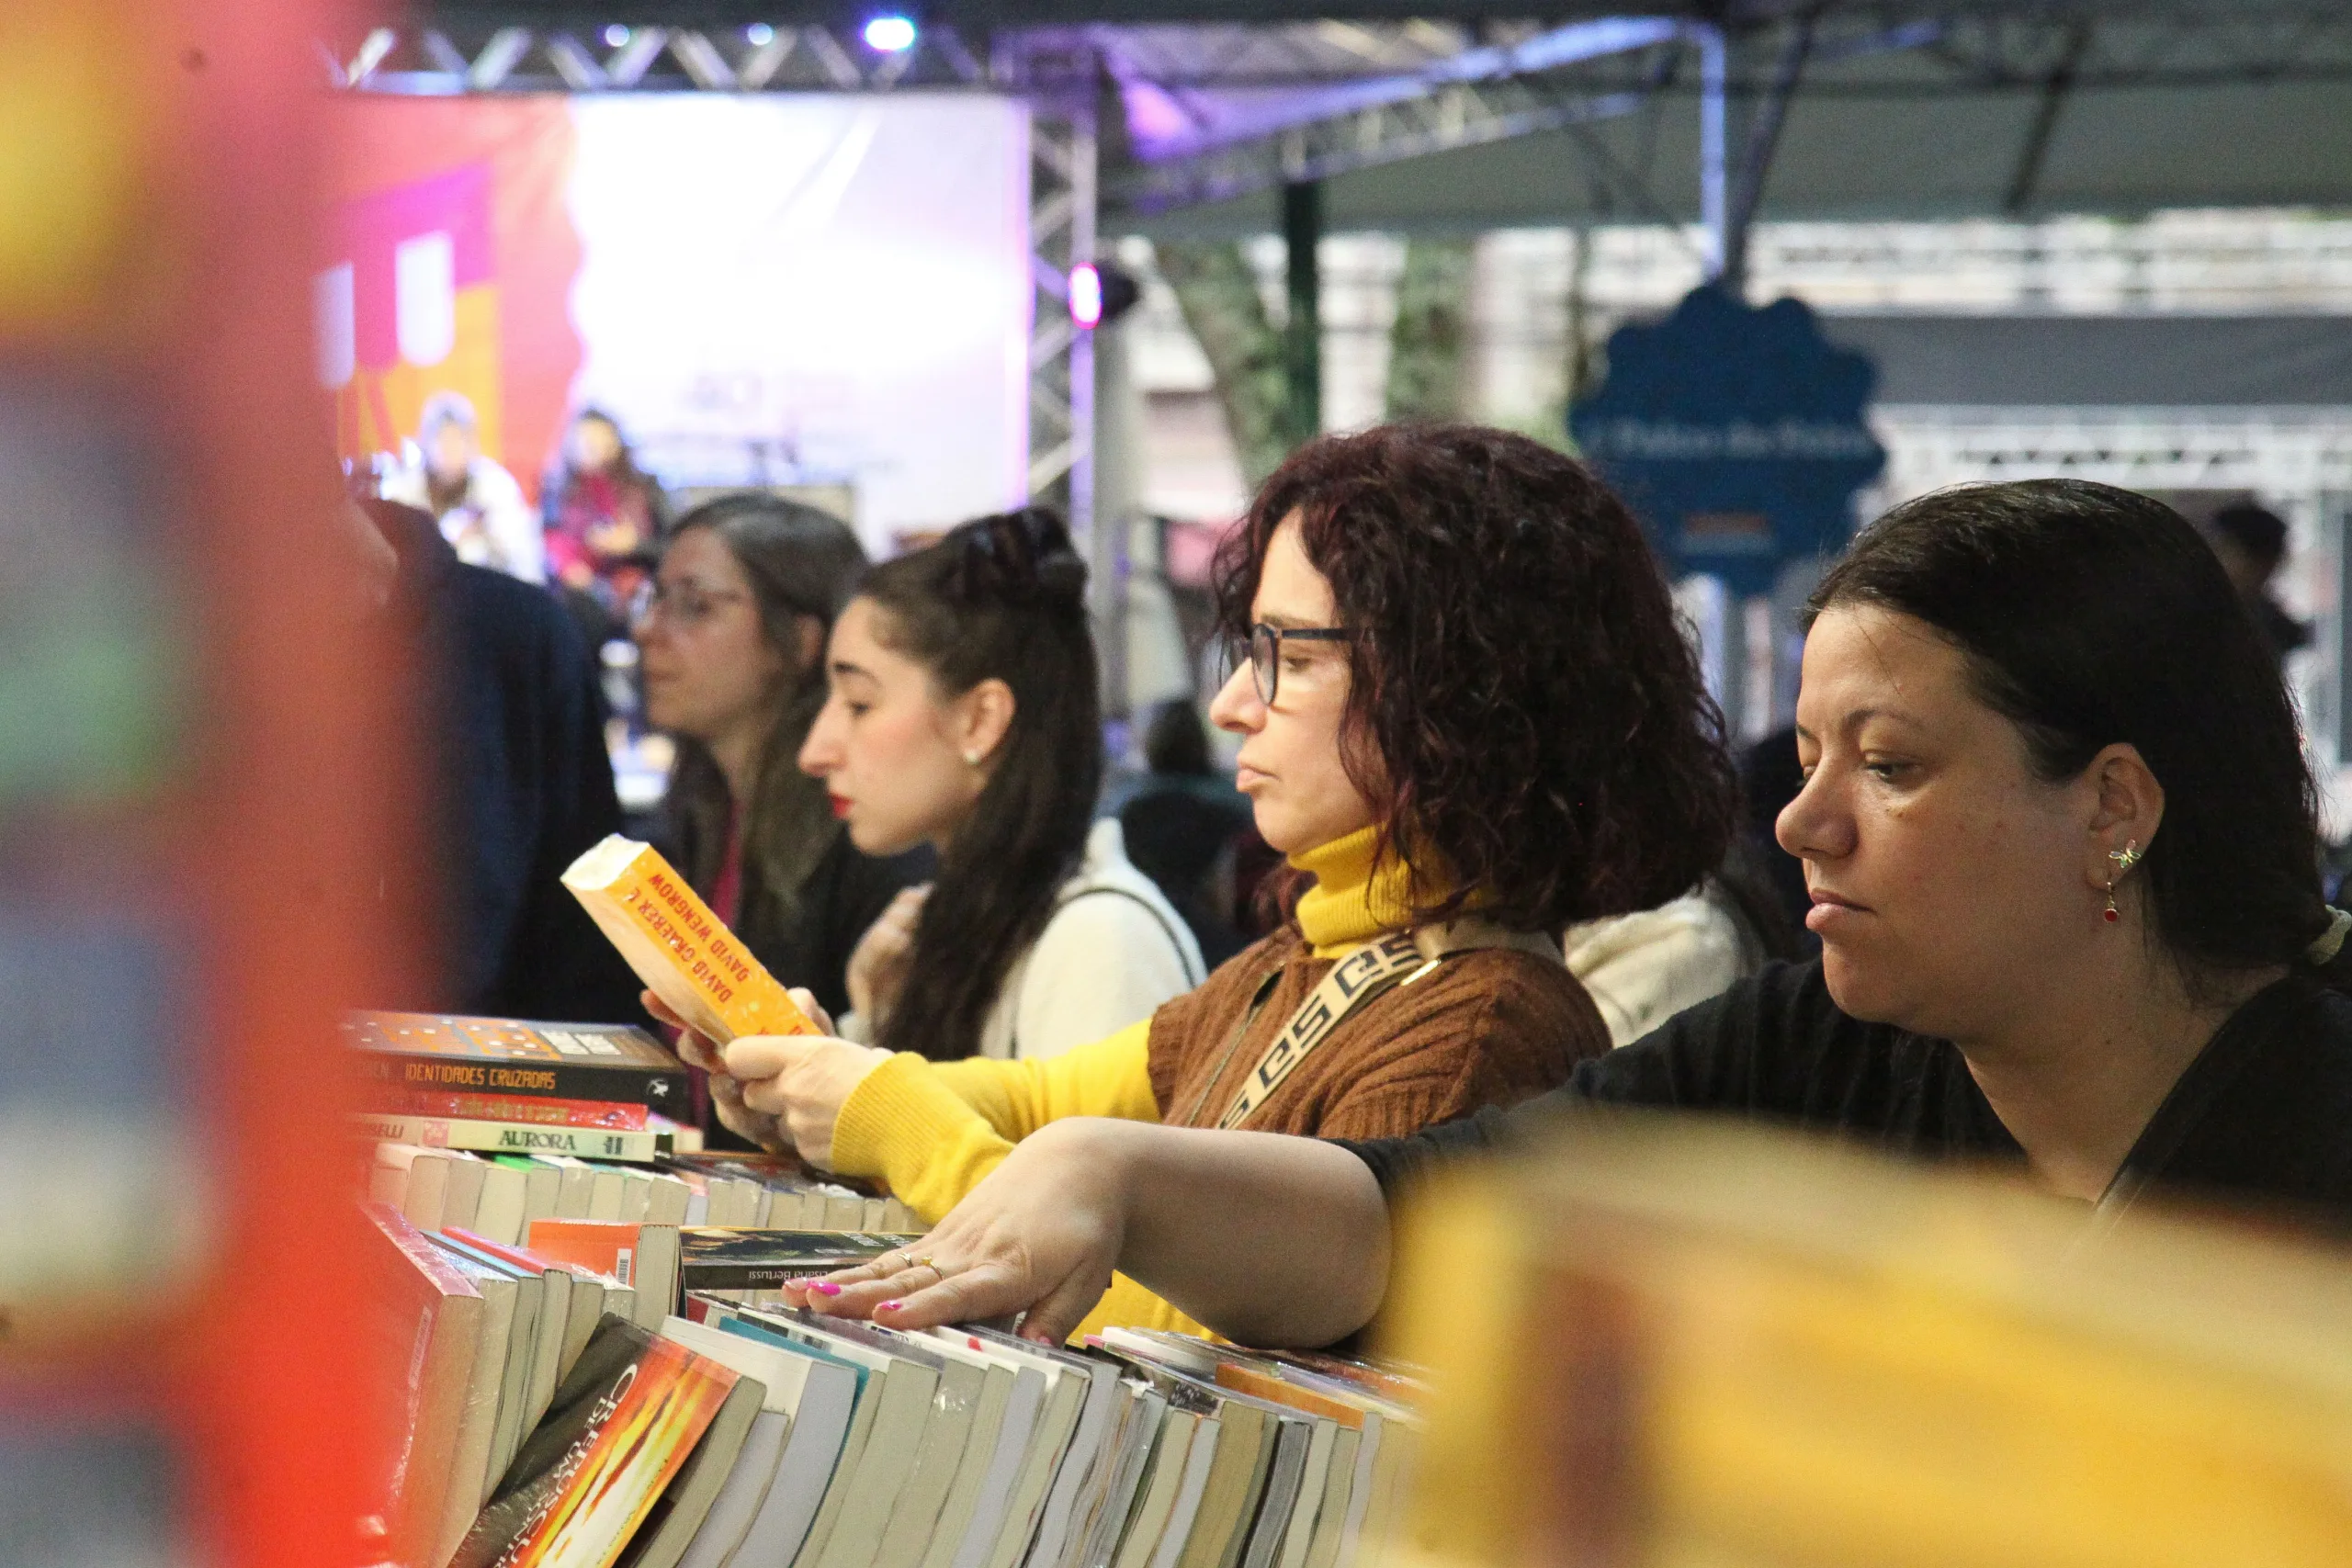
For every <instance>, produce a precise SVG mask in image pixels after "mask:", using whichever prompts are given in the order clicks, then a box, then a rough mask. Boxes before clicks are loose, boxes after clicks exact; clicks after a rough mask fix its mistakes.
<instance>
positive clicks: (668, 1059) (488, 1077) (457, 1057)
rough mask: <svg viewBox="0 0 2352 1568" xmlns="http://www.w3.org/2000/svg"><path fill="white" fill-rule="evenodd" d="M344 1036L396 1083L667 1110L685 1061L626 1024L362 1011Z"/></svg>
mask: <svg viewBox="0 0 2352 1568" xmlns="http://www.w3.org/2000/svg"><path fill="white" fill-rule="evenodd" d="M343 1038H344V1041H345V1043H347V1044H350V1045H353V1046H355V1047H356V1048H357V1049H358V1051H359V1052H360V1056H361V1060H362V1061H363V1062H364V1063H365V1064H366V1065H367V1067H368V1072H369V1074H370V1076H371V1077H374V1078H375V1079H376V1080H377V1081H378V1082H379V1083H381V1084H383V1085H385V1086H386V1087H387V1088H389V1089H395V1090H401V1091H417V1090H424V1091H430V1092H434V1093H440V1094H497V1095H530V1096H532V1097H534V1098H537V1099H543V1100H610V1101H621V1102H626V1103H628V1104H633V1105H644V1106H649V1107H650V1108H651V1109H653V1110H655V1111H665V1112H671V1113H675V1112H677V1111H683V1110H684V1109H685V1106H686V1067H685V1064H684V1063H683V1062H681V1061H679V1060H678V1058H677V1057H675V1056H673V1055H671V1054H670V1053H669V1052H668V1051H665V1050H663V1049H662V1046H660V1045H659V1044H657V1043H655V1042H654V1039H653V1037H652V1036H651V1035H650V1034H648V1033H646V1032H645V1031H643V1030H641V1029H633V1028H630V1027H629V1026H628V1025H627V1024H617V1023H598V1024H574V1023H530V1022H526V1021H522V1020H519V1019H511V1018H466V1017H460V1016H458V1015H455V1014H449V1013H426V1012H359V1013H354V1014H352V1015H351V1016H350V1017H349V1018H347V1019H345V1021H344V1024H343Z"/></svg>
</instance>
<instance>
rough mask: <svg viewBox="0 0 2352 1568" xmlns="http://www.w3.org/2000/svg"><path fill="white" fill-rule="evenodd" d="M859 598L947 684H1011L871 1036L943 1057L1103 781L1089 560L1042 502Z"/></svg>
mask: <svg viewBox="0 0 2352 1568" xmlns="http://www.w3.org/2000/svg"><path fill="white" fill-rule="evenodd" d="M857 597H859V598H861V599H868V600H871V601H873V603H874V605H875V607H876V609H877V610H879V611H880V612H881V614H880V615H879V616H878V617H877V619H878V625H877V626H876V635H877V636H878V637H881V639H882V641H883V642H884V643H885V644H887V645H888V646H889V647H890V648H892V649H897V650H898V651H899V652H900V653H903V654H906V655H907V656H908V657H909V658H911V659H913V660H917V661H918V662H920V663H921V664H922V666H923V667H924V668H925V669H926V670H928V671H930V672H931V678H932V681H933V683H934V684H935V685H936V686H937V688H938V690H939V691H940V692H941V693H942V694H944V695H946V696H949V697H955V696H960V695H961V694H964V693H966V692H968V691H970V690H971V689H972V688H973V687H974V686H977V685H978V684H979V683H980V682H982V681H986V680H989V679H991V678H993V679H996V680H1000V681H1002V682H1004V683H1005V684H1006V685H1007V686H1009V687H1011V688H1012V703H1013V713H1012V728H1010V729H1008V730H1007V731H1006V733H1005V737H1004V739H1003V740H1002V742H1001V743H1000V745H999V747H998V749H997V757H998V761H997V766H996V771H995V773H992V774H991V775H990V776H989V782H988V784H987V786H986V787H985V788H984V789H982V790H981V792H980V798H979V800H978V804H977V805H975V806H974V807H973V810H972V816H971V818H970V820H968V821H967V822H966V823H965V824H964V826H963V827H962V828H961V829H958V830H957V831H956V837H955V840H954V841H953V842H951V843H950V844H948V845H947V847H946V852H945V853H944V855H942V856H941V858H940V865H939V878H938V881H937V882H936V883H935V884H934V885H933V887H932V891H931V897H930V898H929V899H928V900H927V901H926V902H925V904H924V906H923V911H922V920H921V921H920V922H919V923H918V924H917V926H916V928H915V940H914V948H913V951H912V952H911V953H910V954H909V956H908V969H907V972H908V975H909V979H908V982H907V985H906V987H905V988H904V989H903V990H902V991H901V992H900V993H899V999H898V1002H897V1005H896V1006H894V1007H893V1008H892V1009H891V1010H890V1012H889V1015H888V1017H887V1018H886V1019H884V1020H883V1022H882V1027H881V1031H880V1034H879V1040H878V1043H881V1044H883V1045H886V1046H888V1048H890V1049H891V1050H894V1051H915V1052H919V1053H921V1054H922V1055H925V1056H929V1057H931V1058H932V1059H933V1060H934V1061H953V1060H956V1059H957V1058H959V1057H964V1056H968V1055H972V1054H973V1053H974V1052H976V1051H978V1049H979V1045H980V1032H981V1029H982V1027H983V1026H984V1025H985V1023H986V1022H987V1020H988V1015H989V1009H990V1008H991V1007H993V1006H994V1005H995V1003H996V998H997V993H998V992H999V991H1000V990H1001V988H1002V987H1003V985H1004V978H1005V976H1006V975H1007V974H1009V973H1010V972H1011V971H1012V965H1013V964H1014V963H1015V962H1016V961H1017V960H1018V959H1019V958H1020V956H1021V954H1022V953H1023V952H1025V951H1026V950H1027V949H1028V947H1029V944H1030V943H1031V942H1035V940H1036V938H1037V935H1038V933H1039V932H1040V931H1044V930H1045V929H1046V921H1047V920H1048V919H1051V918H1052V915H1053V912H1054V898H1055V895H1056V894H1057V893H1058V892H1059V891H1060V889H1061V885H1062V883H1063V882H1064V881H1065V880H1067V879H1068V878H1069V875H1070V874H1071V873H1072V872H1073V871H1075V870H1076V869H1077V868H1078V862H1079V857H1080V854H1082V853H1083V852H1084V851H1085V848H1086V833H1087V828H1088V826H1089V824H1090V823H1091V820H1092V818H1093V814H1094V795H1095V792H1096V790H1097V789H1098V788H1099V787H1100V785H1101V784H1102V780H1103V728H1102V699H1101V696H1100V694H1099V693H1098V691H1097V689H1096V688H1097V678H1096V675H1095V662H1094V638H1093V636H1092V634H1091V632H1090V631H1089V629H1088V627H1087V623H1086V565H1085V563H1084V562H1083V561H1081V560H1080V559H1079V558H1078V554H1077V552H1076V551H1075V550H1074V549H1072V548H1071V547H1070V539H1069V530H1068V529H1067V528H1065V527H1063V526H1062V521H1061V519H1060V518H1059V517H1057V516H1056V515H1055V514H1054V513H1052V512H1050V511H1047V510H1046V509H1045V508H1043V507H1035V506H1033V507H1027V508H1024V509H1023V510H1022V511H1019V512H1012V513H1003V514H1001V515H1000V516H994V517H982V518H978V519H976V520H974V521H972V522H969V523H966V524H963V525H960V526H958V527H956V528H954V529H951V530H950V531H949V532H948V533H947V535H946V536H945V537H944V538H942V539H941V540H940V541H939V542H938V543H937V544H935V545H932V546H929V547H926V548H923V549H920V550H916V551H914V552H912V553H911V554H909V555H904V556H900V557H899V558H898V559H896V560H891V561H885V562H884V563H882V564H881V565H880V566H877V567H876V568H875V569H874V570H872V571H871V572H869V573H867V574H866V577H865V581H863V582H861V583H860V584H859V585H858V590H857Z"/></svg>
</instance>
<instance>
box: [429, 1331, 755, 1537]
mask: <svg viewBox="0 0 2352 1568" xmlns="http://www.w3.org/2000/svg"><path fill="white" fill-rule="evenodd" d="M734 1386H735V1374H734V1372H732V1371H729V1370H728V1369H727V1368H726V1367H723V1366H721V1365H719V1364H718V1362H716V1361H709V1360H705V1359H703V1358H702V1357H700V1356H697V1355H695V1354H694V1353H693V1352H692V1351H690V1350H688V1349H687V1348H685V1347H684V1346H683V1345H680V1344H678V1343H677V1342H676V1341H674V1340H670V1339H663V1338H661V1337H658V1336H656V1335H654V1334H652V1333H651V1332H650V1331H649V1330H647V1329H644V1328H641V1327H639V1326H638V1325H635V1324H633V1323H628V1322H627V1321H625V1320H623V1319H621V1318H619V1317H616V1316H613V1315H612V1314H606V1315H605V1319H604V1321H603V1322H602V1323H601V1324H600V1325H598V1326H597V1329H596V1333H595V1337H594V1338H592V1339H591V1340H589V1342H588V1348H586V1349H584V1350H582V1352H581V1353H580V1359H579V1360H578V1361H577V1362H575V1363H574V1364H573V1366H572V1369H571V1374H570V1375H569V1376H568V1377H566V1378H565V1379H564V1382H563V1386H562V1387H561V1388H560V1389H558V1390H557V1391H556V1395H555V1402H554V1404H552V1405H551V1406H550V1407H549V1408H548V1414H547V1416H546V1417H545V1418H544V1419H543V1420H541V1421H540V1423H539V1426H538V1429H537V1431H535V1432H533V1433H532V1434H531V1436H530V1438H529V1440H528V1441H526V1443H524V1445H523V1446H522V1449H521V1450H519V1451H518V1452H517V1453H516V1454H515V1462H514V1463H513V1464H512V1465H510V1466H508V1467H507V1471H506V1475H505V1478H504V1479H503V1480H502V1481H501V1482H500V1483H499V1489H498V1493H497V1495H495V1496H493V1497H492V1498H491V1500H490V1503H489V1505H488V1506H486V1507H484V1508H483V1509H482V1511H481V1517H480V1518H478V1519H476V1520H475V1521H474V1527H473V1529H472V1530H470V1531H469V1533H468V1534H467V1536H466V1539H465V1540H464V1541H463V1542H462V1543H461V1544H460V1545H459V1546H458V1551H457V1555H456V1556H454V1557H453V1558H451V1559H450V1562H449V1568H541V1565H551V1564H556V1563H560V1564H562V1565H563V1568H610V1565H611V1564H612V1563H613V1562H615V1561H616V1560H617V1559H618V1558H619V1557H620V1555H621V1553H622V1551H624V1550H625V1549H626V1548H627V1547H628V1544H629V1540H630V1538H631V1537H632V1536H634V1535H635V1534H636V1533H637V1529H638V1527H639V1525H640V1524H641V1523H642V1522H643V1521H644V1519H645V1517H646V1515H647V1514H648V1513H650V1512H651V1510H652V1508H653V1505H654V1503H655V1502H656V1501H657V1500H659V1499H660V1497H661V1495H662V1488H663V1487H665V1486H667V1485H669V1484H670V1481H671V1478H672V1477H673V1476H675V1475H676V1474H677V1473H678V1471H679V1469H680V1467H681V1466H683V1465H684V1463H685V1462H686V1459H687V1456H689V1455H690V1454H692V1453H693V1452H694V1449H695V1443H697V1442H699V1441H700V1440H701V1438H702V1435H703V1432H704V1430H705V1429H706V1428H707V1427H709V1425H710V1421H711V1417H712V1416H716V1415H717V1414H718V1407H719V1405H721V1404H724V1403H725V1402H726V1399H727V1394H728V1391H729V1389H731V1388H733V1387H734Z"/></svg>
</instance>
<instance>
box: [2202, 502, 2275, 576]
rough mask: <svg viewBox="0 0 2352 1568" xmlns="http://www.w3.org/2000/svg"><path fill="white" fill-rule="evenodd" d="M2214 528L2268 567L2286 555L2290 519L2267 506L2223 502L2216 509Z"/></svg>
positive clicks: (2262, 566)
mask: <svg viewBox="0 0 2352 1568" xmlns="http://www.w3.org/2000/svg"><path fill="white" fill-rule="evenodd" d="M2213 532H2215V533H2216V534H2219V535H2222V536H2223V537H2225V538H2227V539H2230V540H2233V542H2235V544H2236V545H2237V547H2238V548H2240V549H2242V550H2244V551H2245V553H2246V554H2247V555H2249V556H2251V557H2252V558H2254V559H2255V561H2256V563H2257V564H2258V565H2260V566H2261V568H2262V569H2263V570H2265V571H2268V570H2272V569H2274V568H2276V567H2277V566H2278V563H2279V562H2280V561H2282V560H2284V559H2286V558H2287V523H2286V519H2284V518H2282V517H2280V516H2279V515H2278V513H2275V512H2273V511H2271V510H2270V509H2269V508H2268V507H2265V506H2250V505H2239V506H2224V507H2223V508H2222V510H2221V511H2219V512H2216V513H2213Z"/></svg>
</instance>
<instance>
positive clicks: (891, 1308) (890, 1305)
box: [874, 1302, 907, 1312]
mask: <svg viewBox="0 0 2352 1568" xmlns="http://www.w3.org/2000/svg"><path fill="white" fill-rule="evenodd" d="M906 1304H907V1303H904V1302H884V1303H882V1304H881V1305H880V1306H878V1307H876V1308H875V1309H874V1310H875V1311H876V1312H896V1311H898V1310H899V1308H900V1307H902V1306H904V1305H906Z"/></svg>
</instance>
